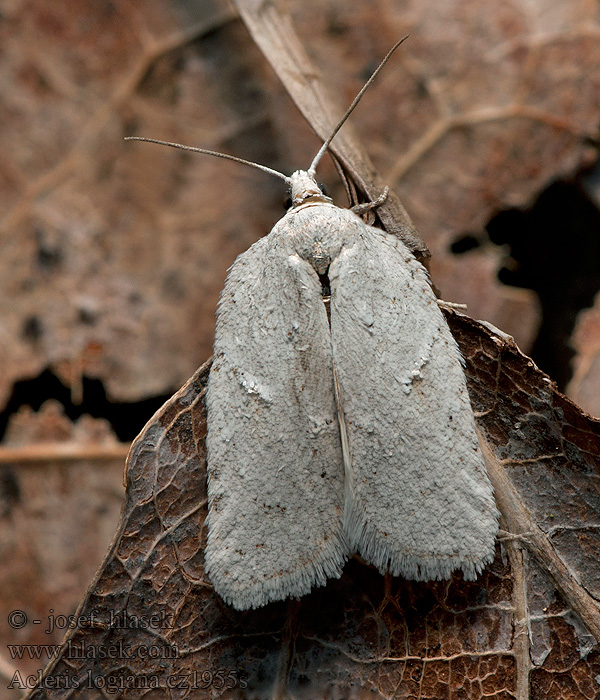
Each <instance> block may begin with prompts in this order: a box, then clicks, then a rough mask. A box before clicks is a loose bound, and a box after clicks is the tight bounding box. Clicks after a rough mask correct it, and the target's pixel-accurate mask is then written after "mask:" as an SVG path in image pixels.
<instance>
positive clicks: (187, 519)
mask: <svg viewBox="0 0 600 700" xmlns="http://www.w3.org/2000/svg"><path fill="white" fill-rule="evenodd" d="M449 321H450V323H451V327H452V330H453V332H454V334H455V336H456V337H457V338H458V339H459V342H460V345H461V350H462V352H463V354H464V356H465V358H466V360H467V373H468V377H469V391H470V393H471V396H472V397H473V403H474V407H475V410H476V412H477V414H478V423H479V426H480V429H481V431H482V434H483V436H484V438H485V440H486V441H487V443H488V444H489V446H490V448H491V449H492V450H493V456H492V457H491V459H492V460H493V462H494V464H495V466H494V467H493V468H492V470H491V472H490V473H491V477H492V479H493V480H494V484H495V488H496V495H497V498H498V502H499V504H500V506H501V508H502V510H503V513H504V515H505V522H508V523H509V525H510V528H511V531H512V533H513V537H508V536H507V537H506V538H505V539H504V541H503V544H500V545H499V546H498V555H497V557H496V560H495V562H494V563H493V564H492V565H491V566H490V567H488V569H487V570H486V571H485V573H484V574H483V575H482V576H481V577H480V578H479V579H478V580H477V581H476V582H473V583H465V582H464V581H463V580H462V578H461V577H460V576H455V577H454V578H453V579H452V580H451V581H450V582H437V583H434V582H431V583H415V582H412V581H405V580H403V579H401V578H393V579H392V578H391V577H382V576H381V575H380V574H379V573H378V572H377V571H376V570H375V569H373V568H372V567H367V566H364V565H363V564H361V563H359V562H358V561H351V562H350V563H349V564H348V565H347V566H346V569H345V571H344V575H343V576H342V578H341V579H340V580H339V581H330V582H329V583H328V584H327V586H326V587H325V588H323V589H318V590H315V591H314V592H313V593H312V594H310V595H309V596H306V597H304V598H303V599H302V600H301V601H299V602H298V601H288V602H284V603H276V604H272V605H268V606H266V607H265V608H263V609H261V610H258V611H250V612H246V613H238V612H235V611H234V610H232V609H231V608H229V607H228V606H227V605H225V604H224V603H223V602H222V601H221V600H220V598H219V597H218V596H217V595H216V594H215V593H214V592H213V591H212V586H211V585H210V582H209V581H208V579H207V578H206V576H205V574H204V570H203V551H204V545H205V537H206V531H205V528H204V519H205V516H206V487H205V484H206V469H205V461H204V457H205V452H204V436H205V432H206V427H205V409H204V391H205V387H206V380H207V375H208V368H209V365H208V364H206V365H204V366H203V367H201V368H200V369H199V370H198V372H197V373H196V374H195V375H194V376H193V377H192V379H190V381H189V382H188V383H187V384H186V386H185V387H183V389H181V391H179V392H178V393H177V394H176V395H175V396H174V397H173V398H172V399H171V400H170V401H169V402H168V403H167V404H165V406H164V407H163V409H161V411H159V413H157V415H156V416H155V417H154V418H153V419H152V421H151V422H150V423H149V424H148V425H147V426H146V428H145V429H144V431H143V432H142V434H141V435H140V436H139V438H138V439H137V440H136V443H135V444H134V447H133V449H132V453H131V458H130V460H129V465H128V469H127V502H126V505H125V509H124V512H123V515H122V521H121V526H120V528H119V532H118V533H117V537H116V539H115V542H114V545H113V547H112V549H111V551H110V552H109V554H108V556H107V559H106V560H105V562H104V565H103V567H102V568H101V570H100V572H99V574H98V577H97V579H96V581H95V582H94V583H93V584H92V586H91V587H90V590H89V593H88V596H87V597H86V600H85V601H84V603H83V605H82V607H81V608H80V610H79V613H78V614H79V617H80V619H81V621H82V626H81V628H80V629H76V630H74V631H72V633H71V634H70V635H69V639H68V644H67V645H66V646H64V647H63V652H62V654H61V657H60V658H59V659H58V660H57V661H56V662H55V663H54V664H53V665H52V666H51V667H50V668H49V669H48V671H47V674H46V677H45V680H44V681H43V683H44V684H46V687H49V686H50V685H51V684H52V683H54V684H57V683H60V682H64V683H65V684H67V685H68V684H69V680H68V679H71V681H70V682H71V683H72V682H73V681H72V679H73V677H74V676H77V677H78V678H79V679H80V680H81V683H82V686H85V687H81V688H79V689H78V690H72V692H71V693H68V694H65V697H69V698H96V697H98V698H99V697H103V695H102V690H99V689H96V688H95V687H94V684H96V685H98V686H99V687H100V686H102V684H105V683H109V682H110V679H111V677H112V678H113V682H114V683H115V687H118V684H119V682H122V683H123V684H124V685H125V686H126V685H127V683H128V682H129V683H131V684H134V683H137V684H138V690H128V691H124V692H123V693H122V697H132V698H133V697H140V695H141V692H140V690H139V687H140V686H143V685H144V684H148V685H151V684H153V683H155V684H157V685H158V686H160V689H159V690H156V691H155V692H153V693H151V694H150V695H149V697H152V698H160V697H165V698H167V697H173V696H175V697H188V696H190V697H231V698H233V697H236V698H333V697H348V698H349V697H367V696H369V697H386V698H392V697H406V698H415V699H416V698H435V699H437V698H442V697H462V698H473V699H475V698H477V699H482V698H484V697H486V698H487V697H495V698H507V699H508V698H514V697H517V698H526V697H531V698H547V697H553V698H554V697H555V698H564V699H565V700H567V699H571V698H573V700H574V699H575V698H578V699H579V698H590V699H592V698H594V697H596V696H597V693H598V689H599V683H598V680H597V678H598V675H599V674H600V655H599V654H598V650H597V647H596V645H595V642H594V638H593V636H592V634H590V630H594V633H595V634H596V635H598V636H600V622H599V620H600V611H599V609H598V605H597V601H598V598H599V597H600V568H599V565H598V556H597V552H598V551H599V546H600V533H599V527H598V526H599V524H598V512H599V509H600V493H599V488H598V483H599V480H598V473H599V470H600V459H599V457H598V455H599V454H600V434H599V431H598V422H597V421H594V420H592V419H590V418H589V417H587V416H585V415H584V414H582V413H581V411H580V410H579V409H578V408H577V407H576V406H575V405H574V404H572V403H571V402H570V401H568V399H565V397H564V396H562V395H561V394H559V393H558V392H557V391H556V390H555V388H554V386H553V384H552V382H551V381H549V380H548V378H547V377H546V376H545V375H543V374H542V373H541V372H539V370H537V369H536V368H535V366H534V365H533V363H532V362H531V361H530V360H529V359H528V358H526V357H525V356H524V355H522V354H521V353H520V352H519V351H518V349H517V348H516V346H515V345H514V343H513V342H512V341H511V340H510V339H509V338H506V337H503V336H502V335H499V334H498V333H497V332H494V331H492V330H490V329H488V328H486V327H485V326H482V325H481V324H477V323H476V322H474V321H472V320H471V319H468V318H466V317H462V316H457V315H456V314H454V313H452V312H451V313H450V314H449ZM499 474H500V475H502V476H503V477H504V479H505V480H506V484H502V483H501V478H500V479H499V476H498V475H499ZM574 609H577V610H578V614H575V612H574ZM143 616H147V617H146V618H143ZM148 616H156V617H155V626H154V627H150V628H148V629H137V628H136V625H137V624H138V623H139V621H140V620H142V619H145V620H148V619H149V618H148ZM120 645H121V647H122V645H125V646H126V649H127V652H126V655H127V656H128V658H127V659H122V658H120V659H119V660H112V659H99V658H96V659H91V658H87V659H75V660H74V659H73V658H70V657H72V656H74V655H75V654H76V653H77V652H78V651H79V652H80V651H81V650H82V649H84V648H85V649H95V650H100V649H104V650H106V649H110V648H115V649H118V648H119V646H120ZM144 647H152V649H153V650H154V653H156V654H157V655H158V656H159V657H160V658H155V659H153V660H148V659H146V658H139V657H137V658H136V654H137V653H138V652H140V650H141V651H143V652H144V653H145V649H144ZM89 653H90V654H91V653H92V652H89ZM218 671H224V672H225V674H224V676H222V675H219V674H218V673H217V672H218ZM119 678H120V679H121V681H119V680H114V679H119ZM225 678H228V679H229V680H228V681H227V682H228V683H229V684H230V685H232V686H235V687H233V688H230V689H225V688H224V687H223V682H224V679H225ZM61 679H62V681H61ZM90 679H91V680H90ZM134 679H135V680H134ZM169 679H171V681H169ZM177 679H179V681H181V682H186V683H192V682H196V683H197V686H198V687H197V688H196V689H195V690H194V691H189V690H188V691H187V692H185V691H183V690H179V691H178V692H177V693H175V692H173V693H172V694H171V691H169V690H167V689H166V684H167V683H168V682H171V683H176V682H177ZM88 681H89V683H88ZM240 684H241V685H244V684H247V688H242V687H241V685H240ZM528 689H530V693H531V694H530V695H528V692H529V690H528ZM51 697H56V695H54V694H53V693H52V692H51V691H50V690H42V689H38V690H36V691H35V692H33V693H32V694H31V696H30V698H31V700H40V699H41V698H51Z"/></svg>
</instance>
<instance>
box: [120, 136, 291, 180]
mask: <svg viewBox="0 0 600 700" xmlns="http://www.w3.org/2000/svg"><path fill="white" fill-rule="evenodd" d="M125 141H146V142H147V143H157V144H159V146H170V147H171V148H179V149H181V150H182V151H193V152H194V153H204V154H205V155H207V156H216V157H217V158H226V159H227V160H233V161H235V162H236V163H242V164H243V165H250V166H252V167H253V168H258V170H262V171H263V172H265V173H270V174H271V175H275V176H276V177H279V178H281V179H282V180H284V181H285V182H286V183H288V184H289V183H290V178H289V177H288V176H287V175H284V174H283V173H280V172H279V171H278V170H273V169H272V168H268V167H267V166H266V165H260V163H253V162H252V161H251V160H244V159H243V158H238V157H237V156H231V155H229V154H228V153H219V152H218V151H209V150H208V149H206V148H196V147H195V146H184V145H183V144H182V143H173V142H171V141H160V140H159V139H150V138H147V137H145V136H126V137H125Z"/></svg>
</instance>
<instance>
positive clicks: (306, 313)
mask: <svg viewBox="0 0 600 700" xmlns="http://www.w3.org/2000/svg"><path fill="white" fill-rule="evenodd" d="M400 43H401V42H398V44H396V46H394V47H393V48H392V50H391V51H390V52H389V53H388V55H387V56H386V58H385V59H384V60H383V61H382V63H381V64H380V66H379V67H378V69H377V70H376V71H375V73H374V74H373V76H372V77H371V79H370V80H369V81H368V83H367V84H366V85H365V86H364V87H363V89H362V90H361V92H360V93H359V94H358V95H357V98H356V99H355V100H354V102H353V103H352V105H351V106H350V108H349V110H348V111H347V112H346V114H345V115H344V117H343V118H342V120H341V121H340V123H339V124H338V125H337V126H336V128H335V130H334V131H333V132H332V134H331V136H330V137H329V138H328V139H327V141H326V142H325V143H324V144H323V146H322V147H321V149H320V150H319V152H318V154H317V155H316V156H315V158H314V160H313V162H312V164H311V166H310V167H309V169H308V170H307V171H304V170H298V171H296V172H294V173H293V174H292V175H291V176H289V177H288V176H285V175H283V174H282V173H278V172H277V171H273V170H271V169H270V168H266V167H265V166H260V165H257V164H253V163H248V164H250V165H254V166H255V167H259V168H260V169H262V170H266V171H267V172H270V173H273V174H275V175H276V176H278V177H280V178H282V179H284V180H285V181H286V183H287V184H288V186H289V188H290V195H291V207H290V208H289V210H288V211H287V213H286V214H285V216H284V217H283V218H282V219H281V220H280V221H279V222H278V223H277V224H275V226H274V227H273V229H272V230H271V232H270V233H269V234H268V235H267V236H265V237H264V238H262V239H260V240H259V241H258V242H257V243H255V244H254V245H252V246H251V247H250V248H249V249H248V250H247V251H246V252H244V253H242V254H241V255H240V256H239V257H238V258H237V259H236V260H235V262H234V263H233V265H232V266H231V268H230V271H229V274H228V276H227V280H226V282H225V287H224V289H223V292H222V294H221V299H220V302H219V306H218V311H217V325H216V334H215V342H214V356H213V363H212V367H211V370H210V375H209V381H208V389H207V398H206V403H207V425H208V434H207V438H206V444H207V462H208V498H209V514H208V541H207V546H206V552H205V561H206V571H207V574H208V576H209V578H210V580H211V581H212V583H213V585H214V588H215V590H216V592H217V593H218V594H219V595H220V596H221V597H222V598H223V600H225V601H226V602H227V603H229V604H230V605H232V606H233V607H234V608H236V609H238V610H245V609H248V608H256V607H260V606H263V605H265V604H267V603H270V602H272V601H277V600H283V599H286V598H288V597H299V596H303V595H305V594H307V593H309V592H310V590H311V589H312V588H313V587H315V586H322V585H324V584H325V583H326V582H327V580H328V579H329V578H337V577H339V576H340V575H341V573H342V569H343V567H344V564H345V563H346V561H347V560H348V558H349V557H350V556H352V555H353V554H354V553H358V554H359V555H360V556H361V557H362V558H363V559H364V560H365V562H367V563H368V564H372V565H374V566H375V567H377V569H378V570H379V571H380V572H381V573H387V572H390V573H391V574H392V575H394V576H399V575H401V576H404V577H406V578H410V579H416V580H431V579H443V578H448V577H449V576H450V575H451V574H452V572H454V571H456V570H462V572H463V574H464V576H465V578H466V579H474V578H475V577H476V576H477V575H478V574H479V573H480V572H481V570H482V569H483V567H484V566H485V565H486V564H487V563H489V562H490V561H491V560H492V559H493V557H494V547H495V538H496V534H497V529H498V511H497V508H496V505H495V501H494V496H493V491H492V487H491V485H490V482H489V479H488V477H487V474H486V469H485V464H484V461H483V458H482V454H481V451H480V447H479V443H478V439H477V434H476V430H475V420H474V416H473V411H472V408H471V404H470V401H469V396H468V393H467V387H466V382H465V376H464V371H463V361H462V358H461V355H460V352H459V350H458V347H457V345H456V342H455V340H454V338H453V337H452V335H451V333H450V329H449V328H448V325H447V324H446V322H445V319H444V317H443V315H442V313H441V311H440V308H439V305H438V303H437V300H436V297H435V295H434V293H433V291H432V288H431V286H430V282H429V278H428V273H427V271H426V270H425V268H424V267H423V266H422V265H421V264H420V263H419V262H418V261H417V260H416V259H415V258H414V256H413V255H412V253H411V252H410V251H409V250H408V248H407V247H406V246H405V245H404V244H403V243H402V242H401V241H400V240H399V239H398V238H397V237H395V236H392V235H390V234H387V233H385V232H384V231H382V230H380V229H378V228H375V227H373V226H370V225H368V224H366V223H365V222H364V221H363V219H361V218H360V217H359V216H358V215H357V214H356V213H355V212H353V211H351V210H348V209H342V208H339V207H337V206H336V205H335V204H333V202H332V200H331V199H330V198H329V197H328V196H326V195H325V194H324V193H323V192H322V190H321V188H320V187H319V185H318V184H317V182H316V179H315V171H316V167H317V164H318V162H319V160H320V158H321V157H322V155H323V154H324V153H325V152H326V150H327V148H328V146H329V143H330V142H331V140H332V139H333V137H334V136H335V134H336V133H337V131H338V130H339V128H340V127H341V126H342V124H343V123H344V121H345V120H346V118H347V116H348V115H349V114H350V112H351V111H352V109H353V108H354V106H355V105H356V104H357V102H358V100H359V99H360V97H361V96H362V94H363V93H364V91H365V90H366V88H367V87H368V86H369V85H370V83H371V82H372V80H373V79H374V78H375V76H376V75H377V73H378V72H379V71H380V70H381V68H382V67H383V65H384V64H385V62H386V61H387V60H388V59H389V57H390V56H391V54H392V52H393V51H394V50H395V49H396V48H397V46H398V45H399V44H400ZM144 140H151V141H154V140H153V139H144ZM159 143H165V142H159ZM167 145H177V146H178V144H167ZM185 148H187V149H188V150H197V151H200V152H203V153H209V154H212V155H220V156H222V157H227V158H231V159H233V160H238V161H239V160H241V159H238V158H235V157H233V156H227V155H225V154H217V153H214V152H212V151H206V150H205V149H195V148H191V147H185ZM242 162H245V163H246V161H242Z"/></svg>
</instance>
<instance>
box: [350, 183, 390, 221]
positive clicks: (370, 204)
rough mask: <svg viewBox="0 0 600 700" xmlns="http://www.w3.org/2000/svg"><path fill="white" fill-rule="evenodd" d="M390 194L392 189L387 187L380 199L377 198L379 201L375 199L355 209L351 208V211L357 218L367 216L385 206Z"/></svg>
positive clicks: (358, 205)
mask: <svg viewBox="0 0 600 700" xmlns="http://www.w3.org/2000/svg"><path fill="white" fill-rule="evenodd" d="M389 193H390V188H389V187H388V186H387V185H386V186H385V188H384V190H383V192H382V193H381V194H380V195H379V197H377V199H374V200H373V201H372V202H364V203H363V204H355V205H354V206H353V207H351V208H350V211H352V212H354V213H355V214H356V215H357V216H361V215H362V214H366V213H367V212H369V211H372V210H373V209H377V207H380V206H381V205H382V204H385V202H386V200H387V198H388V195H389Z"/></svg>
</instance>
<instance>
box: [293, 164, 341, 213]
mask: <svg viewBox="0 0 600 700" xmlns="http://www.w3.org/2000/svg"><path fill="white" fill-rule="evenodd" d="M288 184H289V188H290V193H289V197H288V198H287V199H286V202H285V205H286V209H289V208H290V207H292V208H295V207H299V206H300V205H301V204H306V203H307V202H309V201H310V202H331V201H332V200H331V197H328V196H327V194H326V193H325V188H324V185H320V184H319V183H317V181H316V180H315V178H314V177H313V176H312V175H311V174H310V173H308V172H306V170H296V172H295V173H292V174H291V175H290V177H289V178H288Z"/></svg>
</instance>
